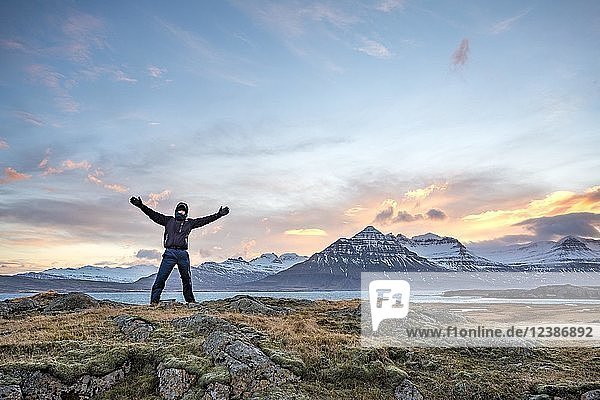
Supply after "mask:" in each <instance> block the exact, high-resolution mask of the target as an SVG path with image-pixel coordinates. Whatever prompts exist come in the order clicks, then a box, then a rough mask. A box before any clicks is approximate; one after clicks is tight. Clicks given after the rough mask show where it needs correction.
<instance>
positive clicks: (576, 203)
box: [463, 186, 600, 225]
mask: <svg viewBox="0 0 600 400" xmlns="http://www.w3.org/2000/svg"><path fill="white" fill-rule="evenodd" d="M577 212H600V186H592V187H590V188H588V189H586V190H585V191H584V192H583V193H574V192H570V191H564V190H562V191H556V192H552V193H550V194H548V195H546V196H545V197H544V198H542V199H535V200H531V201H529V202H528V203H527V204H526V205H525V206H524V207H520V208H514V209H508V210H488V211H484V212H482V213H479V214H472V215H467V216H465V217H463V219H464V220H467V221H475V222H480V223H485V224H487V225H495V224H497V225H516V224H517V223H519V222H522V221H524V220H527V219H532V218H539V217H548V216H554V215H561V214H570V213H577Z"/></svg>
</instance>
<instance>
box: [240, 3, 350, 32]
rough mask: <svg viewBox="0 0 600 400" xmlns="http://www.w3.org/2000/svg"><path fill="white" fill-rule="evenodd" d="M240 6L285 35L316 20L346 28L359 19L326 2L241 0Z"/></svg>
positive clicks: (304, 29)
mask: <svg viewBox="0 0 600 400" xmlns="http://www.w3.org/2000/svg"><path fill="white" fill-rule="evenodd" d="M236 4H237V5H238V6H239V7H240V8H242V9H243V10H245V11H247V12H248V13H250V14H251V15H252V16H253V17H254V18H256V19H257V20H258V21H259V22H260V23H261V24H262V25H264V26H265V27H266V28H267V29H269V30H271V31H274V32H275V33H276V34H278V35H283V36H284V37H286V38H292V37H299V36H302V35H303V34H305V33H306V32H307V31H309V26H311V25H312V24H314V23H325V24H330V25H333V26H335V27H338V28H343V27H346V26H348V25H351V24H353V23H355V22H357V21H358V18H357V17H355V16H352V15H348V14H346V13H345V12H343V11H342V10H340V9H338V8H334V7H332V6H331V5H328V4H323V3H316V2H315V3H313V4H307V3H295V4H294V3H285V2H279V1H270V2H266V3H263V4H261V5H258V4H257V3H249V2H244V1H240V2H237V3H236Z"/></svg>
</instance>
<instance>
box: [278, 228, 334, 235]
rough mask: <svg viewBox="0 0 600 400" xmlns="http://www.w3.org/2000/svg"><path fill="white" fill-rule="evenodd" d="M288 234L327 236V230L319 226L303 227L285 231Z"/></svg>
mask: <svg viewBox="0 0 600 400" xmlns="http://www.w3.org/2000/svg"><path fill="white" fill-rule="evenodd" d="M284 233H285V234H286V235H294V236H327V232H325V231H324V230H323V229H318V228H303V229H290V230H287V231H285V232H284Z"/></svg>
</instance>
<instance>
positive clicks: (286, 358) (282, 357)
mask: <svg viewBox="0 0 600 400" xmlns="http://www.w3.org/2000/svg"><path fill="white" fill-rule="evenodd" d="M263 351H264V353H265V354H266V355H267V356H269V358H270V359H271V361H273V362H274V363H275V364H278V365H280V366H282V367H283V368H286V369H289V370H290V371H292V372H293V373H294V374H296V375H298V376H303V375H304V373H305V371H306V364H305V363H304V361H303V360H302V358H300V357H299V356H296V355H294V354H290V353H285V352H283V351H279V350H274V349H269V348H263Z"/></svg>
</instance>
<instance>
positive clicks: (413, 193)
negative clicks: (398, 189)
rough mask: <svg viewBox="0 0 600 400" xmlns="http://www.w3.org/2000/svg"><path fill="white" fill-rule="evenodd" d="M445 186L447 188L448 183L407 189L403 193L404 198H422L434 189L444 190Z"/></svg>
mask: <svg viewBox="0 0 600 400" xmlns="http://www.w3.org/2000/svg"><path fill="white" fill-rule="evenodd" d="M447 188H448V183H444V184H443V185H436V184H433V185H429V186H427V187H426V188H419V189H415V190H409V191H408V192H406V193H404V197H405V198H406V199H414V200H420V199H424V198H426V197H428V196H430V195H431V194H432V193H433V192H435V191H443V190H446V189H447Z"/></svg>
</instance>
